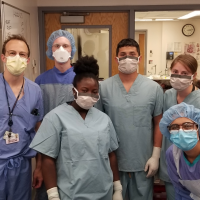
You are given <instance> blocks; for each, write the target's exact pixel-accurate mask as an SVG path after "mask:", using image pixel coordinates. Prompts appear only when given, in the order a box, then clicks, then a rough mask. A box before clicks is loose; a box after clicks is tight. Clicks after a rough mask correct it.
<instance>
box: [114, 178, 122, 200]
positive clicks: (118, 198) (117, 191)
mask: <svg viewBox="0 0 200 200" xmlns="http://www.w3.org/2000/svg"><path fill="white" fill-rule="evenodd" d="M113 189H114V194H113V200H123V197H122V185H121V182H120V181H115V182H113Z"/></svg>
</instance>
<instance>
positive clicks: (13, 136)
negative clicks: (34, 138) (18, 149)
mask: <svg viewBox="0 0 200 200" xmlns="http://www.w3.org/2000/svg"><path fill="white" fill-rule="evenodd" d="M3 139H4V140H6V144H12V143H16V142H19V134H18V133H12V132H9V131H6V132H5V134H4V136H3Z"/></svg>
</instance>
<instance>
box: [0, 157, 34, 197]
mask: <svg viewBox="0 0 200 200" xmlns="http://www.w3.org/2000/svg"><path fill="white" fill-rule="evenodd" d="M0 172H1V175H0V200H31V189H32V183H31V182H32V176H31V174H32V169H31V159H30V158H24V157H16V158H13V159H12V158H11V159H9V160H0Z"/></svg>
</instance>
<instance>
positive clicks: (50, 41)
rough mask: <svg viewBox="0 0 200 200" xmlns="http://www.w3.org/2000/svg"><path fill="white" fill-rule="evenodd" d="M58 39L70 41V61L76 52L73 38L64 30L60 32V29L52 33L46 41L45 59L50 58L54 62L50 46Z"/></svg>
mask: <svg viewBox="0 0 200 200" xmlns="http://www.w3.org/2000/svg"><path fill="white" fill-rule="evenodd" d="M59 37H66V38H67V39H68V40H69V41H70V43H71V47H72V51H71V58H70V59H72V58H73V57H74V54H75V52H76V47H75V40H74V37H73V35H72V34H71V33H69V32H68V31H64V30H61V29H60V30H57V31H54V32H53V33H52V34H51V35H50V37H49V39H48V41H47V47H48V50H47V51H46V54H47V57H48V58H50V59H51V60H54V57H53V56H52V54H53V52H52V46H53V43H54V41H55V40H56V39H57V38H59Z"/></svg>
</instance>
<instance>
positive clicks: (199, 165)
mask: <svg viewBox="0 0 200 200" xmlns="http://www.w3.org/2000/svg"><path fill="white" fill-rule="evenodd" d="M174 148H176V149H177V147H176V146H175V145H171V146H170V147H169V148H168V150H167V152H166V161H167V170H168V174H169V177H170V179H171V182H172V184H173V185H174V188H175V193H176V194H175V195H176V197H175V199H176V200H192V199H193V198H191V197H190V195H191V194H190V193H191V191H189V190H188V189H187V188H186V187H184V186H183V185H182V184H181V183H180V179H181V180H186V181H187V182H190V181H195V180H196V181H197V182H198V184H199V183H200V155H199V156H198V157H197V158H196V159H195V160H194V161H193V163H190V162H189V161H188V160H187V158H186V157H185V155H184V152H183V151H182V150H180V149H179V151H181V155H180V159H179V173H180V176H181V178H180V176H179V174H178V172H177V168H176V165H175V162H174V152H173V151H175V149H174ZM178 153H179V152H178ZM197 187H198V188H199V185H197ZM193 189H194V187H193ZM198 191H199V189H198ZM198 199H200V198H198Z"/></svg>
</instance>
